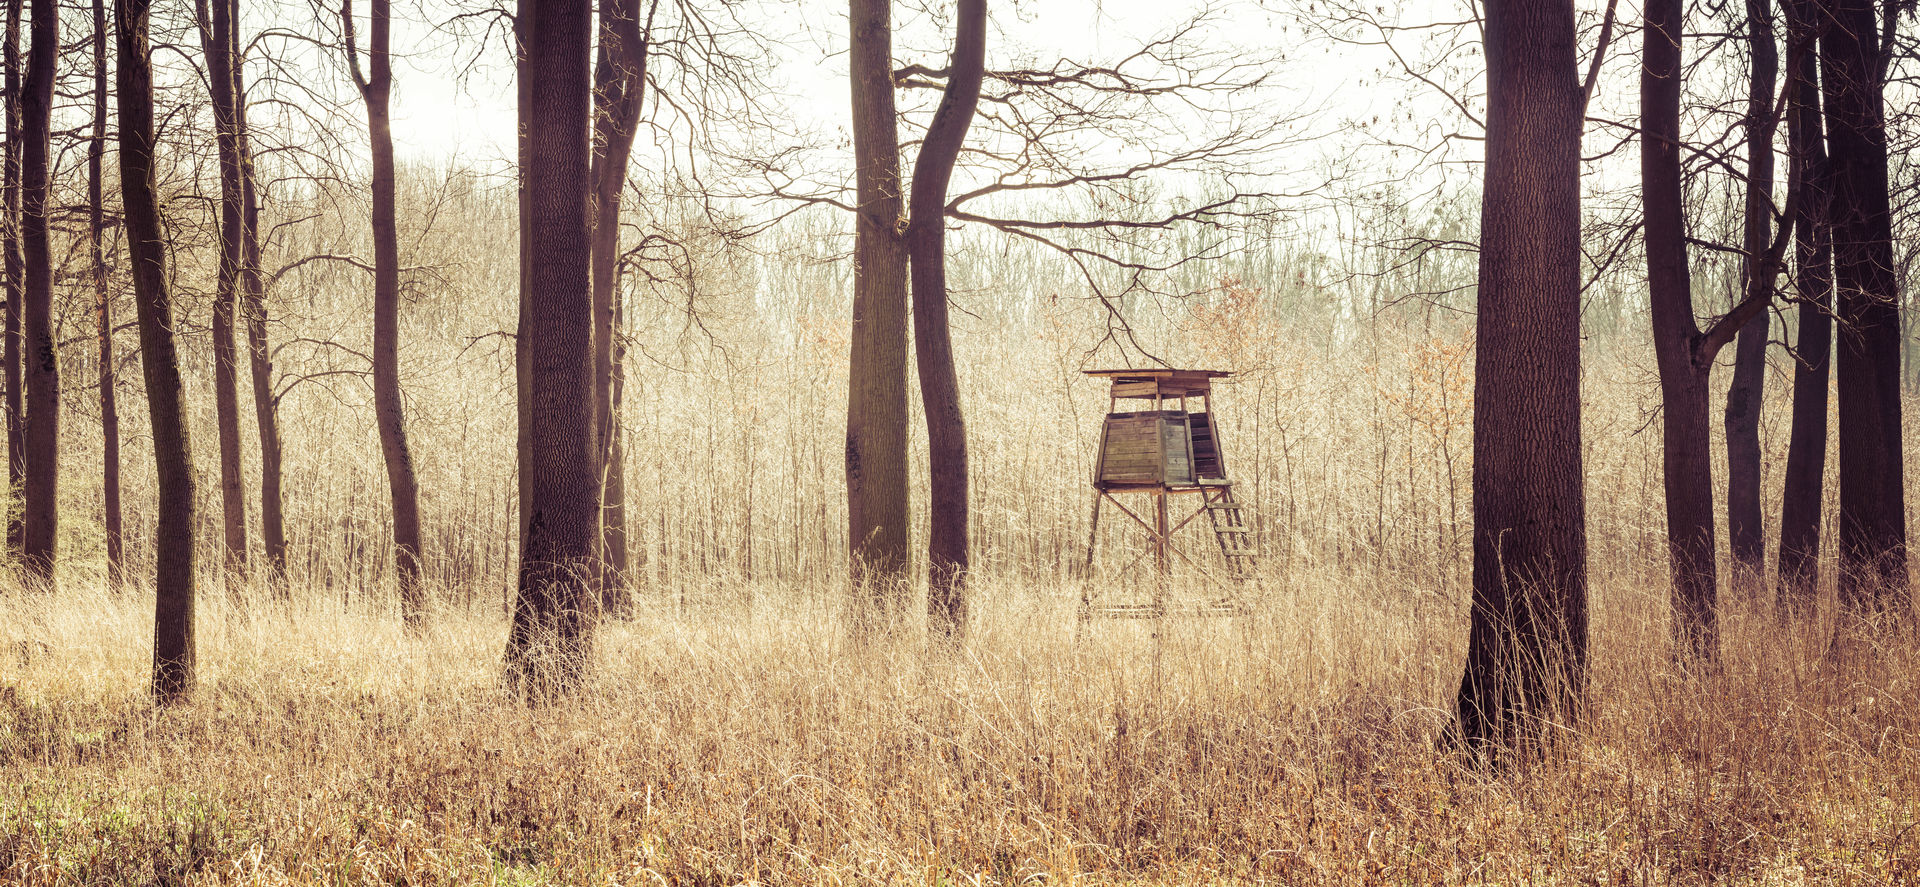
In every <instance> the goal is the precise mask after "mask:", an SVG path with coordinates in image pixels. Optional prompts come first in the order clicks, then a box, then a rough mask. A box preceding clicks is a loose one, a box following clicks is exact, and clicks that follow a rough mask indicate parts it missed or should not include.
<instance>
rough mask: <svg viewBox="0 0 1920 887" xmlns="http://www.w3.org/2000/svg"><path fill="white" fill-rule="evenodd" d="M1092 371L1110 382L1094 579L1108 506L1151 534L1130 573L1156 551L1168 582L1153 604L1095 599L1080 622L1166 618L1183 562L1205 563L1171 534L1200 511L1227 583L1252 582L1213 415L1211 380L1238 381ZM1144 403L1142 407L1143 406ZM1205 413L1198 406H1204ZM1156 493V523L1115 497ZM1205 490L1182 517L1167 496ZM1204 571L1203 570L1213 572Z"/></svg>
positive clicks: (1215, 607) (1158, 587)
mask: <svg viewBox="0 0 1920 887" xmlns="http://www.w3.org/2000/svg"><path fill="white" fill-rule="evenodd" d="M1087 375H1089V376H1094V377H1096V378H1102V379H1106V380H1108V381H1109V382H1110V383H1111V385H1112V390H1111V391H1110V392H1109V396H1108V410H1107V417H1106V420H1105V421H1104V422H1103V423H1102V425H1101V429H1100V448H1099V450H1098V454H1097V456H1096V461H1095V464H1094V469H1093V489H1094V494H1093V521H1092V525H1093V526H1092V531H1091V535H1090V538H1089V539H1088V542H1087V570H1088V574H1089V576H1091V574H1092V569H1093V560H1094V552H1095V549H1096V548H1097V547H1098V542H1099V538H1100V537H1099V533H1100V506H1101V503H1102V502H1108V503H1112V504H1113V506H1114V507H1116V508H1118V509H1120V511H1121V513H1123V514H1125V515H1126V516H1127V517H1130V518H1132V519H1133V521H1134V522H1135V523H1137V524H1139V525H1140V526H1141V527H1142V528H1143V529H1145V530H1146V531H1147V534H1148V543H1149V545H1148V549H1147V550H1146V551H1145V552H1142V553H1141V554H1140V555H1139V556H1137V557H1135V558H1134V560H1133V561H1131V562H1129V563H1128V564H1127V567H1132V566H1133V565H1134V564H1135V563H1138V562H1139V561H1140V560H1141V559H1143V558H1145V557H1146V556H1147V555H1149V554H1151V555H1152V556H1153V561H1154V568H1155V572H1156V573H1157V574H1158V576H1159V577H1160V579H1161V581H1160V582H1158V583H1156V584H1155V586H1154V587H1155V590H1154V592H1153V596H1152V599H1151V601H1149V602H1146V603H1132V604H1110V605H1105V606H1097V605H1096V604H1095V602H1094V600H1093V599H1092V597H1091V595H1088V596H1086V597H1083V598H1082V607H1081V616H1082V618H1087V617H1090V616H1134V617H1154V618H1157V617H1160V616H1164V615H1166V614H1167V610H1168V608H1167V600H1166V585H1167V583H1166V581H1165V579H1166V577H1167V574H1168V573H1169V572H1170V570H1171V568H1172V564H1173V559H1174V558H1175V557H1178V558H1180V559H1181V560H1182V561H1185V562H1187V563H1190V564H1193V565H1194V566H1196V567H1199V566H1200V565H1199V564H1197V563H1194V561H1193V560H1192V559H1191V558H1189V557H1187V555H1186V554H1184V553H1182V552H1181V551H1180V550H1179V549H1177V548H1175V547H1174V545H1173V536H1174V534H1175V533H1178V532H1179V531H1180V530H1181V529H1182V528H1184V527H1185V526H1186V525H1187V524H1189V523H1192V522H1193V521H1194V519H1195V518H1197V517H1199V516H1200V515H1201V514H1205V515H1207V525H1208V526H1209V528H1210V529H1212V531H1213V535H1214V539H1215V541H1216V542H1217V543H1218V545H1219V549H1220V554H1221V559H1222V560H1223V561H1224V564H1225V568H1226V569H1225V578H1227V579H1228V580H1230V581H1232V582H1234V583H1238V582H1242V581H1245V580H1247V579H1250V578H1252V575H1253V567H1254V555H1255V551H1254V545H1253V536H1252V533H1251V532H1249V529H1248V527H1247V524H1246V519H1245V517H1246V516H1245V512H1244V509H1243V507H1242V506H1241V504H1240V503H1239V501H1238V500H1236V499H1235V498H1234V495H1233V482H1232V481H1231V480H1228V479H1227V463H1226V459H1225V457H1224V456H1223V454H1222V452H1221V449H1220V438H1219V435H1218V433H1217V426H1216V424H1215V422H1214V414H1213V381H1214V380H1215V379H1224V378H1226V377H1227V376H1229V375H1231V374H1230V373H1226V372H1222V371H1220V370H1177V369H1147V370H1089V371H1088V372H1087ZM1136 404H1137V407H1136V406H1135V405H1136ZM1196 408H1197V409H1196ZM1127 493H1135V494H1145V495H1147V496H1150V497H1152V505H1153V509H1152V514H1151V519H1149V518H1147V517H1142V516H1141V515H1140V514H1139V513H1136V512H1135V511H1134V510H1133V509H1130V508H1128V507H1127V506H1126V505H1125V504H1124V503H1122V502H1121V501H1120V500H1119V499H1116V498H1115V496H1116V495H1117V494H1127ZM1192 494H1197V495H1198V496H1199V497H1200V507H1199V508H1198V509H1197V510H1195V511H1194V512H1193V513H1191V514H1188V515H1186V516H1185V517H1184V518H1182V519H1181V520H1180V521H1178V522H1177V523H1176V522H1173V521H1172V519H1171V517H1170V515H1169V514H1168V499H1169V498H1170V497H1173V496H1180V495H1192ZM1202 569H1203V572H1206V571H1205V570H1204V568H1202ZM1238 610H1239V608H1238V606H1237V604H1236V603H1235V602H1234V599H1233V596H1232V595H1231V594H1229V595H1228V596H1227V597H1225V598H1223V599H1221V600H1218V601H1213V602H1210V603H1208V604H1206V605H1204V606H1202V607H1200V608H1198V612H1200V613H1201V614H1208V615H1233V614H1235V613H1237V612H1238Z"/></svg>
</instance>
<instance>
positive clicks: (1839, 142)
mask: <svg viewBox="0 0 1920 887" xmlns="http://www.w3.org/2000/svg"><path fill="white" fill-rule="evenodd" d="M1824 6H1825V9H1826V11H1827V21H1826V27H1825V28H1824V30H1823V31H1822V32H1821V35H1820V63H1821V79H1822V82H1823V86H1824V92H1825V95H1824V96H1823V98H1824V99H1825V101H1826V117H1827V119H1826V124H1827V147H1828V152H1829V162H1830V164H1831V169H1832V175H1833V179H1832V182H1833V191H1832V193H1831V195H1830V200H1831V203H1830V204H1829V206H1830V207H1831V213H1832V215H1831V217H1830V218H1831V220H1832V225H1833V265H1834V280H1835V283H1836V284H1837V285H1838V290H1837V291H1838V295H1837V299H1836V301H1837V303H1838V305H1837V309H1838V310H1837V313H1838V315H1839V318H1840V324H1839V328H1840V342H1839V349H1840V353H1839V359H1838V361H1837V364H1838V365H1837V370H1838V374H1839V399H1840V403H1839V422H1840V576H1839V580H1840V602H1841V604H1842V606H1844V607H1846V608H1847V610H1848V611H1849V612H1850V613H1854V614H1856V615H1869V614H1872V613H1874V612H1877V611H1881V610H1905V609H1907V608H1909V607H1910V606H1911V601H1910V600H1909V599H1908V589H1907V581H1908V580H1907V527H1906V512H1905V508H1906V498H1905V480H1904V478H1903V476H1902V470H1903V469H1902V464H1903V463H1902V461H1901V446H1900V423H1901V417H1900V311H1899V302H1898V297H1899V285H1898V281H1897V280H1896V279H1895V276H1894V266H1893V234H1892V220H1891V212H1890V208H1889V200H1888V190H1887V131H1886V109H1885V97H1884V96H1883V95H1882V93H1881V82H1880V62H1881V52H1880V48H1879V45H1878V43H1879V40H1878V35H1877V33H1876V26H1877V21H1876V18H1875V10H1876V9H1878V7H1879V5H1878V4H1876V3H1873V2H1871V0H1826V2H1825V3H1824Z"/></svg>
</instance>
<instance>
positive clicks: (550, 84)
mask: <svg viewBox="0 0 1920 887" xmlns="http://www.w3.org/2000/svg"><path fill="white" fill-rule="evenodd" d="M521 16H522V21H521V22H520V27H521V28H523V29H524V30H523V32H522V38H523V40H524V45H525V48H526V49H525V53H526V55H525V63H524V67H523V68H522V72H523V74H524V76H525V77H526V80H527V84H526V87H527V88H526V92H525V93H524V98H525V99H526V101H527V103H528V104H527V106H526V107H525V108H524V109H523V113H524V114H525V116H524V118H523V119H524V120H525V121H526V124H527V128H526V134H525V138H526V154H527V157H526V160H527V163H526V166H525V167H524V168H523V169H522V170H521V175H522V176H523V177H524V182H525V196H524V198H523V199H524V200H525V202H526V203H525V206H526V209H527V212H526V215H525V216H523V217H522V219H521V226H522V229H523V230H524V231H526V232H527V234H526V238H527V239H526V241H525V243H526V249H527V252H528V254H529V258H530V259H531V261H530V262H529V267H528V268H527V269H526V281H525V283H526V287H527V289H526V291H525V292H524V293H523V294H522V313H521V318H522V322H523V327H522V329H521V337H522V342H521V347H522V349H523V350H524V353H525V355H526V357H525V364H526V372H525V376H524V377H523V378H524V381H525V384H524V385H523V386H522V387H521V390H520V399H521V401H522V402H523V403H526V404H528V405H529V406H530V409H529V410H528V414H527V422H526V425H527V427H526V439H525V444H524V446H525V449H524V450H522V452H521V454H520V464H521V466H522V469H523V470H524V471H526V472H528V477H527V478H526V480H525V483H526V490H527V498H526V499H525V500H523V501H522V502H521V510H522V512H523V513H524V514H525V518H524V520H525V522H526V541H525V543H524V548H523V549H522V551H521V554H520V580H519V586H520V587H519V595H518V596H517V598H516V599H515V602H514V608H513V624H512V627H511V629H510V630H509V633H508V635H507V654H506V665H507V674H508V678H509V682H510V683H512V684H513V685H514V686H516V687H517V688H519V690H520V692H522V693H523V694H527V695H530V696H533V697H535V698H539V697H545V696H549V695H551V694H553V693H556V692H563V691H565V690H567V689H568V688H571V687H573V686H575V685H577V684H578V683H579V682H580V681H581V680H582V679H583V678H584V677H585V675H586V671H587V668H588V664H589V663H590V662H591V657H592V652H593V635H594V629H595V625H596V623H597V621H598V617H599V610H600V602H599V598H598V596H597V595H596V594H595V591H594V583H593V582H591V581H590V578H589V577H590V576H591V574H592V571H593V569H594V566H593V564H594V561H595V557H596V554H597V551H598V547H599V541H600V540H599V527H600V521H599V515H600V484H599V477H598V476H597V474H596V469H597V467H598V464H599V461H598V458H597V456H598V453H597V451H596V449H595V446H594V444H595V441H594V433H593V432H594V413H593V405H594V401H593V356H592V355H593V291H592V290H593V287H592V278H591V275H590V272H589V267H590V263H591V260H592V239H591V236H590V232H589V230H588V218H589V214H588V207H589V202H590V196H591V194H590V191H589V173H590V171H591V169H590V167H591V163H590V158H589V154H590V144H589V140H590V123H589V117H590V114H589V104H590V102H591V92H592V82H591V80H592V78H591V75H590V72H589V69H590V67H591V64H590V62H591V60H592V36H593V35H592V27H591V25H592V21H593V5H592V3H591V2H590V0H546V2H541V3H530V4H523V6H522V7H521Z"/></svg>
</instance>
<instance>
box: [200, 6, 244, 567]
mask: <svg viewBox="0 0 1920 887" xmlns="http://www.w3.org/2000/svg"><path fill="white" fill-rule="evenodd" d="M236 6H237V0H198V2H196V3H195V4H194V9H195V12H196V13H197V14H198V17H199V25H200V51H201V53H202V54H203V55H204V56H205V57H206V60H207V86H208V92H209V94H210V97H211V99H212V104H213V126H214V141H215V142H216V144H217V146H218V150H219V154H220V268H219V277H218V281H217V283H216V285H215V289H214V296H213V404H214V421H215V425H216V428H217V430H218V432H219V445H220V514H221V521H220V525H221V528H222V530H223V531H224V535H223V539H224V541H225V547H224V551H225V552H226V560H225V561H224V564H223V565H224V567H225V568H226V570H227V572H229V573H233V574H240V573H244V572H245V571H246V568H247V496H246V489H245V479H246V476H245V473H244V472H243V471H242V470H241V468H240V363H239V352H238V351H237V350H236V349H235V346H234V338H233V332H234V326H233V322H234V317H235V312H236V310H237V305H238V302H239V297H240V267H241V265H242V264H244V262H245V248H244V247H243V246H242V245H241V242H240V241H241V237H242V235H243V233H244V227H245V223H246V203H245V195H244V194H243V193H242V188H241V184H240V178H241V175H242V171H243V170H244V168H245V166H246V164H245V161H244V160H243V159H242V158H241V157H240V133H239V129H240V119H239V118H240V115H239V111H238V106H239V99H238V97H237V93H236V92H235V87H234V83H235V80H236V78H237V77H238V76H239V74H238V69H239V64H240V62H239V59H238V58H237V57H236V56H235V54H234V52H233V46H234V30H235V22H234V19H235V18H237V15H236V13H237V9H236Z"/></svg>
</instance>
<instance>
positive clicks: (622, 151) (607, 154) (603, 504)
mask: <svg viewBox="0 0 1920 887" xmlns="http://www.w3.org/2000/svg"><path fill="white" fill-rule="evenodd" d="M649 8H650V9H652V10H658V9H659V8H660V4H659V2H658V0H655V2H654V3H653V4H652V5H651V6H650V7H649ZM650 26H651V13H649V21H648V24H647V26H646V27H650ZM593 80H594V89H593V96H594V111H593V144H594V147H595V148H596V150H595V152H594V155H593V213H594V218H593V326H594V330H593V394H594V420H595V421H594V426H595V433H596V435H597V437H596V441H597V443H596V452H597V453H598V455H599V464H600V466H601V471H600V476H601V479H602V480H601V496H600V509H601V515H602V523H603V524H604V526H603V531H602V532H603V538H602V541H601V545H602V548H603V549H604V553H603V558H602V565H601V571H600V576H599V579H600V589H601V595H602V597H603V600H604V603H605V605H606V608H607V610H608V612H611V613H619V614H625V613H627V612H628V611H629V608H630V606H631V600H630V594H629V591H628V588H627V546H626V531H627V530H626V522H625V518H626V501H625V495H626V479H625V478H624V477H621V476H620V475H621V473H622V465H621V464H620V462H619V461H617V460H616V459H615V458H614V457H615V455H616V452H617V445H616V443H615V438H616V436H617V434H618V431H617V429H618V426H619V413H618V412H616V411H615V404H616V401H615V400H614V396H613V390H614V388H615V387H616V386H617V385H618V384H619V382H618V380H617V379H615V378H614V374H615V373H616V372H619V371H620V370H621V369H623V367H622V365H621V363H620V362H619V361H616V360H615V356H614V355H615V351H616V343H615V341H614V340H615V337H616V334H617V330H616V325H615V323H614V315H615V313H616V312H615V310H614V301H615V296H614V291H615V290H616V289H617V288H618V284H619V266H620V197H621V194H622V192H624V191H625V190H626V184H627V161H628V159H629V157H630V156H631V155H632V153H633V138H634V133H635V130H636V129H637V127H638V125H639V122H640V105H641V99H642V98H643V96H644V90H645V89H646V80H647V31H646V28H645V27H643V26H642V24H641V22H640V2H639V0H600V46H599V57H598V61H597V64H596V65H595V67H594V76H593Z"/></svg>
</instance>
